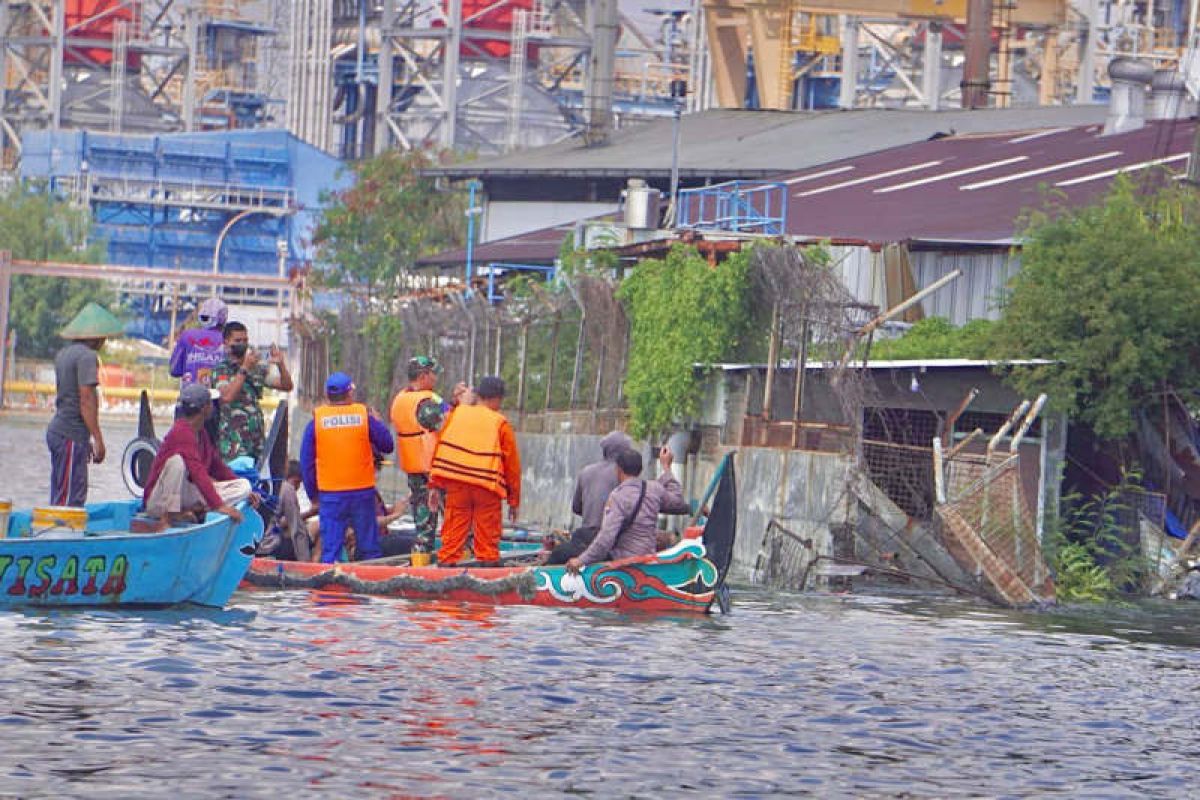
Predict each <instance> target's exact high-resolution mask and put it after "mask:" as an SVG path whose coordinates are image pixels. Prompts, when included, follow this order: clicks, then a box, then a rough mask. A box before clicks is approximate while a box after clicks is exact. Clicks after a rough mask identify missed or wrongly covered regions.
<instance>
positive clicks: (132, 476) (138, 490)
mask: <svg viewBox="0 0 1200 800" xmlns="http://www.w3.org/2000/svg"><path fill="white" fill-rule="evenodd" d="M161 445H162V443H161V442H160V441H159V440H158V439H153V438H150V437H148V436H138V437H136V438H134V439H132V440H131V441H130V442H129V444H127V445H125V451H124V452H123V453H121V479H122V480H123V481H125V488H126V489H128V490H129V493H130V494H132V495H133V496H134V497H141V496H142V495H143V493H144V490H145V488H146V481H147V480H148V479H149V478H150V465H151V464H153V463H154V457H155V456H156V455H158V448H159V447H160V446H161Z"/></svg>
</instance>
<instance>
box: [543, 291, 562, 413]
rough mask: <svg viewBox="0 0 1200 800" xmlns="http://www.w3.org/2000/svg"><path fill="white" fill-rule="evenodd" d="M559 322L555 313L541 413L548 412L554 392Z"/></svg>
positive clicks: (551, 329)
mask: <svg viewBox="0 0 1200 800" xmlns="http://www.w3.org/2000/svg"><path fill="white" fill-rule="evenodd" d="M560 322H561V320H560V318H559V314H557V313H555V315H554V323H553V327H551V328H550V366H549V367H547V368H546V402H545V404H544V405H543V406H542V411H549V410H550V405H551V402H552V400H553V394H552V393H553V391H554V366H555V363H556V362H557V361H558V326H559V323H560Z"/></svg>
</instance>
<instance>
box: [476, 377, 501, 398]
mask: <svg viewBox="0 0 1200 800" xmlns="http://www.w3.org/2000/svg"><path fill="white" fill-rule="evenodd" d="M475 394H477V395H479V396H480V397H481V398H483V399H484V400H488V399H490V398H493V397H504V381H503V380H502V379H500V378H498V377H496V376H495V375H488V376H487V377H486V378H480V379H479V385H478V386H477V387H475Z"/></svg>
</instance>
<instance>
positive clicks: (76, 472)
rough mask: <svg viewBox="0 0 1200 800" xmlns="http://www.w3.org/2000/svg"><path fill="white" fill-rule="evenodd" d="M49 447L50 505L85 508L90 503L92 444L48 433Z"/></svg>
mask: <svg viewBox="0 0 1200 800" xmlns="http://www.w3.org/2000/svg"><path fill="white" fill-rule="evenodd" d="M46 446H47V447H48V448H50V505H52V506H81V505H83V504H84V503H86V502H87V493H88V461H90V460H91V458H92V446H91V444H90V443H89V442H86V441H85V442H77V441H75V440H74V439H68V438H67V437H65V436H62V435H61V434H57V433H53V432H51V431H46Z"/></svg>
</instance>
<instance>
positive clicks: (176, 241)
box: [20, 130, 347, 274]
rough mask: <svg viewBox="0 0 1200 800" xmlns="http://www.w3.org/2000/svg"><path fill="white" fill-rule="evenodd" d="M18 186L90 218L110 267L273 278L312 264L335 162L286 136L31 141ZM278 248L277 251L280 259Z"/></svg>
mask: <svg viewBox="0 0 1200 800" xmlns="http://www.w3.org/2000/svg"><path fill="white" fill-rule="evenodd" d="M22 150H23V153H24V155H23V156H22V158H21V166H20V175H21V178H22V180H26V181H34V182H45V183H46V184H47V185H48V186H49V188H50V189H51V190H53V191H57V192H59V193H60V194H62V195H64V196H66V197H68V198H70V199H71V200H72V201H73V202H75V203H77V204H80V205H86V206H87V207H88V208H90V209H91V212H92V218H93V220H94V234H95V236H96V237H97V238H98V239H101V240H103V241H105V242H106V243H107V248H108V260H109V261H110V262H111V263H114V264H128V265H132V266H146V267H161V268H164V269H183V270H200V271H205V272H207V271H213V272H228V273H255V272H258V273H262V272H267V273H271V274H275V273H276V272H277V271H280V270H281V269H282V270H283V271H284V272H286V271H287V270H289V269H293V268H295V267H297V266H302V265H304V264H305V263H307V262H309V261H310V260H311V259H312V245H311V240H312V230H313V227H314V225H315V224H316V216H317V213H318V212H319V210H320V206H321V203H322V195H323V193H325V192H330V191H335V190H337V189H338V188H341V187H342V186H344V185H346V183H347V179H346V177H345V176H344V175H342V174H340V173H341V163H340V162H339V161H338V160H337V159H335V158H333V157H332V156H330V155H328V154H326V153H323V152H321V151H320V150H317V149H316V148H314V147H312V146H311V145H308V144H306V143H304V142H302V141H300V140H299V139H297V138H296V137H294V136H292V135H291V134H289V133H287V132H286V131H282V130H250V131H228V132H224V133H192V134H189V133H175V134H159V135H134V134H123V135H118V134H108V133H90V132H88V131H41V132H31V133H28V134H26V135H25V137H23V140H22ZM281 247H282V250H281Z"/></svg>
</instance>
